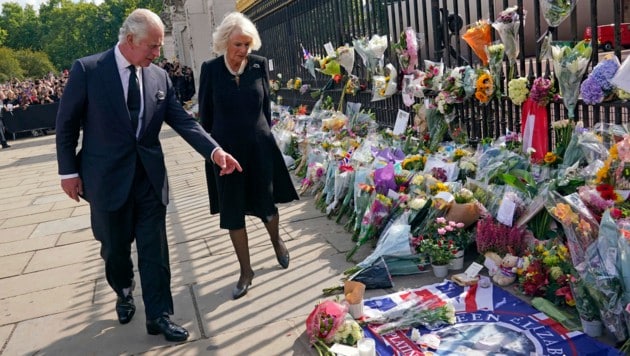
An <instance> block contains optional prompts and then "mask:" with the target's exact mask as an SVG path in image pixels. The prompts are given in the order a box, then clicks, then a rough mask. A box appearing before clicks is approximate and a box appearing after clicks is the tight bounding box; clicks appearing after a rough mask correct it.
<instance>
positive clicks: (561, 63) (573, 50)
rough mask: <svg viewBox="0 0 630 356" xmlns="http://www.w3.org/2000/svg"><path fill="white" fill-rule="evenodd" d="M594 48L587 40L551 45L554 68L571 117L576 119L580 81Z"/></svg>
mask: <svg viewBox="0 0 630 356" xmlns="http://www.w3.org/2000/svg"><path fill="white" fill-rule="evenodd" d="M591 52H592V48H591V46H590V45H589V44H587V43H586V42H585V41H580V42H578V43H577V44H576V45H575V46H570V45H569V44H567V43H557V44H555V45H552V46H551V53H552V57H553V70H554V72H555V75H556V78H557V79H558V85H559V86H560V94H561V95H562V100H563V102H564V106H565V107H566V108H567V110H568V115H569V119H575V106H576V104H577V100H578V95H579V94H580V83H581V81H582V77H583V76H584V73H585V72H586V69H587V67H588V63H589V61H590V59H591Z"/></svg>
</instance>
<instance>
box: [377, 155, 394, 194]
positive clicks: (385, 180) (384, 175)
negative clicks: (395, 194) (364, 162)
mask: <svg viewBox="0 0 630 356" xmlns="http://www.w3.org/2000/svg"><path fill="white" fill-rule="evenodd" d="M374 187H375V189H376V192H378V193H381V194H383V195H386V194H387V192H388V191H389V190H390V189H391V190H393V191H396V187H397V185H396V177H395V173H394V165H393V164H391V163H387V165H386V166H385V167H383V168H378V169H375V170H374Z"/></svg>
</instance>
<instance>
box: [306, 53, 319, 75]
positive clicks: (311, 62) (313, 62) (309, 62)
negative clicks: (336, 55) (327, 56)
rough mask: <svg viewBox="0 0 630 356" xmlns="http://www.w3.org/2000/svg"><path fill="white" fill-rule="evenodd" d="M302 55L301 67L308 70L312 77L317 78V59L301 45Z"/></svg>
mask: <svg viewBox="0 0 630 356" xmlns="http://www.w3.org/2000/svg"><path fill="white" fill-rule="evenodd" d="M302 56H303V57H304V62H303V63H302V67H304V68H305V69H306V70H307V71H308V72H309V74H310V75H311V76H312V77H313V79H317V77H316V76H315V68H316V67H318V66H319V63H318V62H319V60H318V59H317V58H316V57H314V56H313V55H312V54H311V52H309V51H308V50H307V49H306V48H304V47H302Z"/></svg>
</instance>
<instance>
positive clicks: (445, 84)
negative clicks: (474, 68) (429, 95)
mask: <svg viewBox="0 0 630 356" xmlns="http://www.w3.org/2000/svg"><path fill="white" fill-rule="evenodd" d="M468 68H469V67H468V66H462V67H455V68H453V69H448V70H447V71H446V73H445V74H444V76H443V79H442V85H441V90H440V91H439V92H438V95H437V96H436V97H435V98H434V100H433V102H434V104H435V106H436V108H437V109H438V111H440V113H442V114H444V115H448V114H450V113H452V112H453V109H454V107H455V106H454V105H455V104H460V103H463V102H464V100H465V99H466V98H467V93H466V90H465V88H464V85H465V82H464V80H465V76H466V73H467V69H468Z"/></svg>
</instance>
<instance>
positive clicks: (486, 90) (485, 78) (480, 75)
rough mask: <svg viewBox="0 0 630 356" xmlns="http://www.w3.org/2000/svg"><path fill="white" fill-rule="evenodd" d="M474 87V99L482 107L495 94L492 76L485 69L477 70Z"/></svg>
mask: <svg viewBox="0 0 630 356" xmlns="http://www.w3.org/2000/svg"><path fill="white" fill-rule="evenodd" d="M475 87H476V90H475V98H476V99H477V100H479V103H481V104H483V105H485V104H488V103H489V102H490V100H491V99H492V97H493V96H494V94H495V82H494V76H493V74H492V73H491V72H490V71H489V70H487V69H484V68H482V69H479V70H478V72H477V82H476V84H475Z"/></svg>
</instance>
